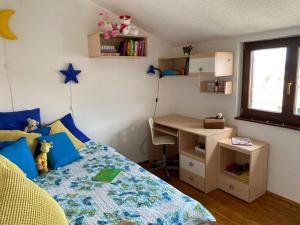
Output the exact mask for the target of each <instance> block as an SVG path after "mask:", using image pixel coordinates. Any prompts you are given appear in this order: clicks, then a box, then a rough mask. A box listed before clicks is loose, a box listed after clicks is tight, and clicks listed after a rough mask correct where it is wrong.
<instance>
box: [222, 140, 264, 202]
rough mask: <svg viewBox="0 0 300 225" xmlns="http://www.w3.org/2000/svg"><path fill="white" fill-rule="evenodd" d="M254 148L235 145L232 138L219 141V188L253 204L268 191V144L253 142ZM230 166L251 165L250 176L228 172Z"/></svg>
mask: <svg viewBox="0 0 300 225" xmlns="http://www.w3.org/2000/svg"><path fill="white" fill-rule="evenodd" d="M252 143H253V145H252V146H242V145H233V144H232V143H231V138H228V139H224V140H221V141H219V172H218V188H219V189H221V190H223V191H225V192H227V193H229V194H231V195H234V196H235V197H237V198H240V199H242V200H244V201H246V202H252V201H254V200H255V199H257V198H259V197H260V196H262V195H263V194H264V193H265V192H266V190H267V167H268V144H266V143H264V142H261V141H257V140H252ZM230 164H239V165H242V164H243V165H249V176H248V174H247V173H246V174H247V175H246V176H239V175H236V174H235V173H231V172H229V171H227V170H226V167H227V166H228V165H230Z"/></svg>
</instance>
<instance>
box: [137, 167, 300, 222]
mask: <svg viewBox="0 0 300 225" xmlns="http://www.w3.org/2000/svg"><path fill="white" fill-rule="evenodd" d="M141 166H143V167H144V168H146V169H147V168H148V164H147V163H143V164H141ZM155 174H156V175H157V176H159V177H160V178H164V176H165V175H164V173H163V172H162V171H158V172H156V173H155ZM171 176H172V177H171V179H170V180H169V181H168V182H169V183H170V184H171V185H173V186H174V187H176V188H177V189H179V190H180V191H182V192H183V193H185V194H187V195H189V196H190V197H192V198H194V199H196V200H198V201H199V202H201V203H202V204H203V205H204V206H205V207H206V208H207V209H208V210H209V211H210V212H211V213H212V214H213V215H214V217H215V218H216V220H217V223H214V224H216V225H300V205H299V204H296V203H293V202H290V201H287V200H284V199H282V198H279V197H277V196H275V195H273V194H271V193H266V194H265V195H264V196H262V197H261V198H259V199H257V200H256V201H254V202H253V203H250V204H248V203H246V202H243V201H241V200H239V199H237V198H235V197H233V196H231V195H229V194H227V193H225V192H223V191H221V190H215V191H212V192H210V193H208V194H204V193H203V192H201V191H198V190H197V189H195V188H193V187H192V186H190V185H188V184H186V183H184V182H183V181H180V180H179V179H178V174H177V173H176V172H175V173H172V174H171Z"/></svg>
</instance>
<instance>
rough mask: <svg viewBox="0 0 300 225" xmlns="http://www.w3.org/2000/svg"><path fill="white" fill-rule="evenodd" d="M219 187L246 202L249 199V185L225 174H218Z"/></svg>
mask: <svg viewBox="0 0 300 225" xmlns="http://www.w3.org/2000/svg"><path fill="white" fill-rule="evenodd" d="M218 185H219V188H220V189H221V190H223V191H225V192H227V193H229V194H232V195H234V196H235V197H237V198H240V199H242V200H244V201H246V202H248V201H249V186H248V185H247V184H245V183H243V182H240V181H237V180H235V179H234V178H231V177H229V176H226V175H222V174H221V175H219V180H218Z"/></svg>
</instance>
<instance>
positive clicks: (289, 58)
mask: <svg viewBox="0 0 300 225" xmlns="http://www.w3.org/2000/svg"><path fill="white" fill-rule="evenodd" d="M279 47H286V48H287V52H286V64H285V74H284V86H283V100H282V101H283V102H282V112H281V113H276V112H267V111H262V110H257V109H251V108H249V100H250V84H251V77H250V76H251V71H250V67H251V51H253V50H260V49H269V48H279ZM298 57H300V36H296V37H289V38H280V39H272V40H263V41H253V42H245V43H243V70H242V72H243V74H242V96H241V111H240V116H239V117H238V118H239V119H243V120H249V121H254V122H259V123H266V124H270V125H276V126H286V127H292V128H297V129H298V127H299V128H300V115H295V114H294V104H296V103H295V99H296V90H297V89H296V84H297V70H298ZM289 82H293V85H292V86H291V88H290V91H291V92H290V94H289V95H288V94H287V86H288V83H289Z"/></svg>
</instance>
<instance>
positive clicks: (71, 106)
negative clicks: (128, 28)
mask: <svg viewBox="0 0 300 225" xmlns="http://www.w3.org/2000/svg"><path fill="white" fill-rule="evenodd" d="M69 94H70V110H71V113H72V117H73V119H74V120H75V114H74V106H73V92H72V83H69Z"/></svg>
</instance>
